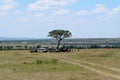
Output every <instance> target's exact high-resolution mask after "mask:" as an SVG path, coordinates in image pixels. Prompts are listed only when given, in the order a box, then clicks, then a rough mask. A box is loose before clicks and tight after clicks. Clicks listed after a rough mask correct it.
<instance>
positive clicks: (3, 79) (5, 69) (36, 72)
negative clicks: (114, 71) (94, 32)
mask: <svg viewBox="0 0 120 80" xmlns="http://www.w3.org/2000/svg"><path fill="white" fill-rule="evenodd" d="M62 57H67V58H69V59H76V60H80V61H81V60H82V61H87V62H92V63H95V64H100V65H104V66H110V67H115V68H118V69H120V63H119V59H120V50H119V49H92V50H80V52H69V53H68V54H67V53H32V54H31V53H29V51H0V80H115V79H112V78H110V77H106V76H103V75H100V74H98V73H95V72H92V71H90V70H88V69H85V68H83V67H80V66H77V65H73V64H70V63H67V62H63V61H61V60H60V58H62ZM88 66H91V67H94V68H96V69H102V68H99V67H96V66H92V65H88ZM103 71H106V70H104V69H103ZM108 72H109V71H108ZM110 73H111V72H110Z"/></svg>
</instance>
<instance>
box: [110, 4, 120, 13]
mask: <svg viewBox="0 0 120 80" xmlns="http://www.w3.org/2000/svg"><path fill="white" fill-rule="evenodd" d="M119 13H120V6H118V7H116V8H113V10H112V11H111V12H110V14H112V15H115V14H119Z"/></svg>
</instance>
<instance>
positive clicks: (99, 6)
mask: <svg viewBox="0 0 120 80" xmlns="http://www.w3.org/2000/svg"><path fill="white" fill-rule="evenodd" d="M106 11H107V8H106V7H105V6H104V5H102V4H97V5H96V7H95V9H93V10H92V13H94V14H99V13H104V12H106Z"/></svg>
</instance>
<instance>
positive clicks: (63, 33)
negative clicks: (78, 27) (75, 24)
mask: <svg viewBox="0 0 120 80" xmlns="http://www.w3.org/2000/svg"><path fill="white" fill-rule="evenodd" d="M71 36H72V34H71V32H70V31H68V30H52V31H51V32H49V35H48V37H52V38H55V39H56V40H57V49H58V50H59V46H60V42H61V41H62V40H63V39H64V38H68V37H71Z"/></svg>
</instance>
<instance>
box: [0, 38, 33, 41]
mask: <svg viewBox="0 0 120 80" xmlns="http://www.w3.org/2000/svg"><path fill="white" fill-rule="evenodd" d="M31 39H32V38H24V37H0V41H10V40H31Z"/></svg>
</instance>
